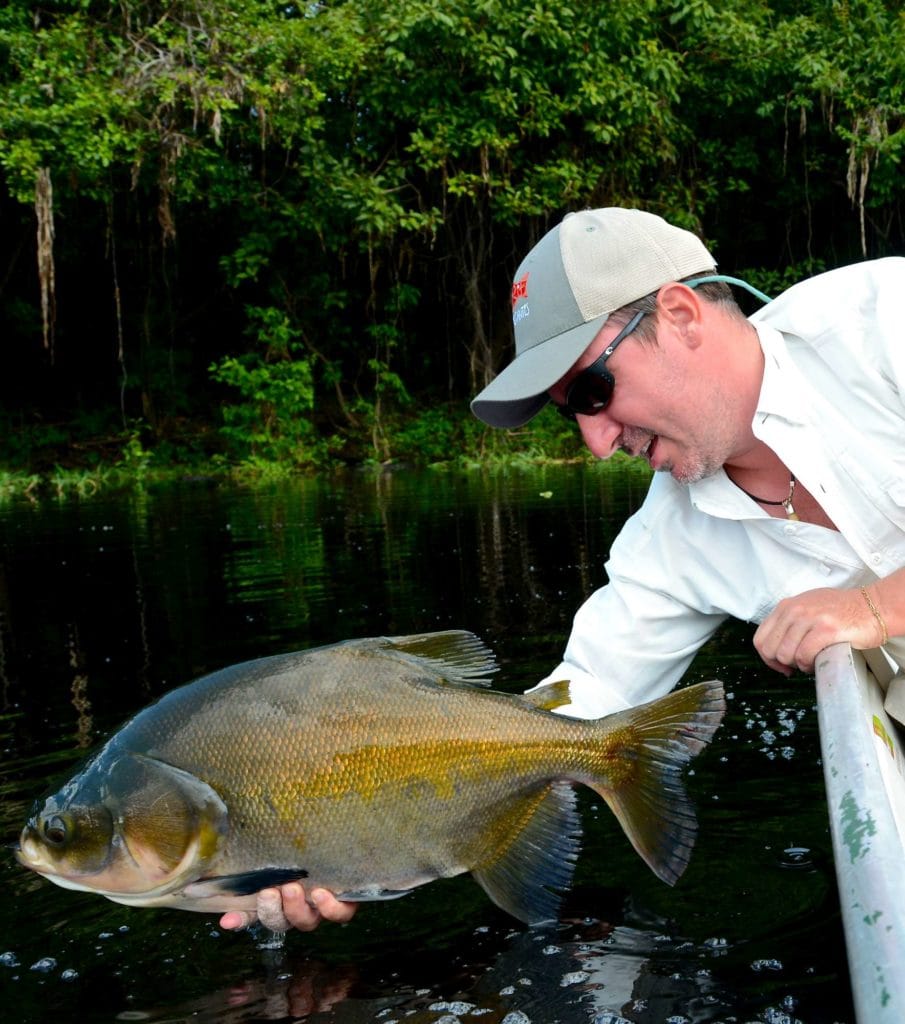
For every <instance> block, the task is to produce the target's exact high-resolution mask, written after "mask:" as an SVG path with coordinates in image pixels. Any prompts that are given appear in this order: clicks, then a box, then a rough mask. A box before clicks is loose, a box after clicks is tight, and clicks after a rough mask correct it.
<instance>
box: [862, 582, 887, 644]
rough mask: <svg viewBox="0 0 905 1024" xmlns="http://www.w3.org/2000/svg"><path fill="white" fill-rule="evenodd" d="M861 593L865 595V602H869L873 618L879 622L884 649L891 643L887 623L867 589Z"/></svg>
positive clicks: (864, 588)
mask: <svg viewBox="0 0 905 1024" xmlns="http://www.w3.org/2000/svg"><path fill="white" fill-rule="evenodd" d="M861 593H862V594H863V595H864V600H865V601H867V607H868V608H870V610H871V613H872V614H873V617H874V618H875V619H876V620H877V624H878V625H879V627H880V631H881V633H882V635H883V639H882V640H881V641H880V646H881V647H884V646H885V645H886V644H887V643H888V642H889V630H888V629H887V628H886V623H885V622H884V621H883V616H882V615H881V614H880V609H879V608H878V607H877V606H876V605H875V604H874V602H873V601H872V600H871V597H870V594H868V592H867V587H862V588H861Z"/></svg>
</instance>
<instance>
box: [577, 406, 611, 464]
mask: <svg viewBox="0 0 905 1024" xmlns="http://www.w3.org/2000/svg"><path fill="white" fill-rule="evenodd" d="M575 419H576V422H577V423H578V428H579V430H580V431H581V436H582V438H583V440H584V443H585V444H586V445H587V448H588V450H589V451H590V453H591V454H592V455H594V456H596V457H597V458H598V459H608V458H609V457H610V456H611V455H612V454H613V452H615V451H616V450H617V449H618V448H619V444H620V439H621V437H622V424H621V423H619V422H618V421H617V420H614V419H613V418H612V416H608V415H607V414H606V412H598V413H597V414H596V415H594V416H582V415H581V414H580V413H579V414H578V416H576V417H575Z"/></svg>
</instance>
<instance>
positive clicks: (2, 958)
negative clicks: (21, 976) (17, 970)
mask: <svg viewBox="0 0 905 1024" xmlns="http://www.w3.org/2000/svg"><path fill="white" fill-rule="evenodd" d="M18 966H19V958H18V957H17V956H16V954H15V953H13V952H12V950H10V951H9V952H7V953H0V967H18Z"/></svg>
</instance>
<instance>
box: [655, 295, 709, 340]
mask: <svg viewBox="0 0 905 1024" xmlns="http://www.w3.org/2000/svg"><path fill="white" fill-rule="evenodd" d="M703 301H704V300H703V299H702V298H701V297H700V296H699V295H698V294H697V292H695V290H694V289H693V288H689V287H688V285H687V284H682V283H681V282H680V281H673V282H672V283H670V284H665V285H663V287H662V288H661V289H660V290H659V291H658V292H657V322H658V323H660V324H662V325H663V326H664V327H666V328H667V329H671V330H672V331H673V332H675V334H676V336H677V337H679V338H680V339H681V340H682V341H683V342H684V343H685V344H686V345H688V346H689V347H690V348H697V347H698V346H699V345H700V344H701V330H700V328H701V322H702V320H703V318H704V306H703Z"/></svg>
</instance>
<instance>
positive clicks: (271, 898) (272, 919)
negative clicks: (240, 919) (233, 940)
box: [255, 889, 292, 932]
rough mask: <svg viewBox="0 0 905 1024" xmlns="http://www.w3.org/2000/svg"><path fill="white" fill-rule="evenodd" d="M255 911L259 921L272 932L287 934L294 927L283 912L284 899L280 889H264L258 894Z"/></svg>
mask: <svg viewBox="0 0 905 1024" xmlns="http://www.w3.org/2000/svg"><path fill="white" fill-rule="evenodd" d="M255 909H256V910H257V913H258V920H259V921H260V922H261V924H262V925H264V927H265V928H269V929H270V930H271V931H272V932H286V931H289V929H290V928H291V927H292V922H291V921H289V920H288V919H287V918H286V914H285V913H284V911H283V898H282V894H281V892H280V890H279V889H262V890H261V891H260V892H259V893H258V902H257V905H256V907H255Z"/></svg>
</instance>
